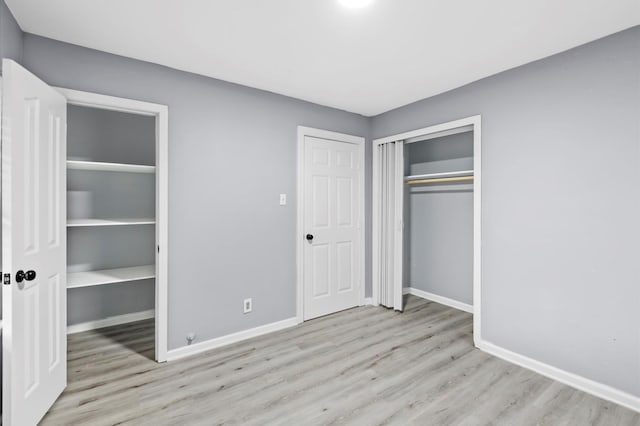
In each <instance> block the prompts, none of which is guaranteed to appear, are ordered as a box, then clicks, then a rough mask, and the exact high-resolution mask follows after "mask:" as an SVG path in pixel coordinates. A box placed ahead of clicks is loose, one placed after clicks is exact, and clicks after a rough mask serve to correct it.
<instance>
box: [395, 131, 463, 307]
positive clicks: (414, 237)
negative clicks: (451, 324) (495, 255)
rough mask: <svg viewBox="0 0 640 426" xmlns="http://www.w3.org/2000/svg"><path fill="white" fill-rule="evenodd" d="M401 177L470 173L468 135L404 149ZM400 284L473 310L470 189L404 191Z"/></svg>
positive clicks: (431, 186) (409, 188)
mask: <svg viewBox="0 0 640 426" xmlns="http://www.w3.org/2000/svg"><path fill="white" fill-rule="evenodd" d="M405 162H406V165H405V175H419V174H427V173H439V172H447V171H456V170H472V169H473V133H471V132H466V133H459V134H456V135H451V136H445V137H441V138H435V139H429V140H427V141H423V142H414V143H410V144H406V145H405ZM404 213H405V219H404V222H405V227H404V242H405V250H404V253H403V254H404V264H405V267H404V284H405V286H406V287H413V288H416V289H419V290H423V291H427V292H429V293H433V294H436V295H438V296H443V297H447V298H449V299H453V300H456V301H459V302H463V303H467V304H473V185H471V184H469V183H466V182H462V183H454V184H451V183H447V184H442V183H440V184H427V185H405V209H404Z"/></svg>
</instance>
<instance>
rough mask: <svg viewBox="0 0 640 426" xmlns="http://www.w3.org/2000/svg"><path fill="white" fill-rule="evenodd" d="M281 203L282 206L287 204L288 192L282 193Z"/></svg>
mask: <svg viewBox="0 0 640 426" xmlns="http://www.w3.org/2000/svg"><path fill="white" fill-rule="evenodd" d="M280 205H281V206H286V205H287V194H280Z"/></svg>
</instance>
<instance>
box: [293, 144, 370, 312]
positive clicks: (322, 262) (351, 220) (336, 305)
mask: <svg viewBox="0 0 640 426" xmlns="http://www.w3.org/2000/svg"><path fill="white" fill-rule="evenodd" d="M304 162H305V163H304V170H305V176H304V214H303V220H304V226H303V229H304V230H305V231H304V232H305V233H306V234H307V235H305V236H304V237H307V238H305V242H304V259H303V262H304V298H303V299H304V307H303V311H304V319H305V320H307V319H311V318H315V317H318V316H322V315H326V314H330V313H333V312H338V311H341V310H344V309H348V308H352V307H354V306H357V305H358V303H359V294H360V284H361V277H360V268H359V265H360V259H359V256H361V255H362V254H361V249H362V248H361V247H360V232H361V229H360V224H359V223H358V220H359V217H360V211H359V209H360V202H359V200H360V194H359V191H360V173H361V170H360V168H361V167H362V165H361V164H360V157H359V146H358V145H356V144H353V143H348V142H341V141H335V140H328V139H320V138H316V137H310V136H305V140H304ZM311 237H312V238H311Z"/></svg>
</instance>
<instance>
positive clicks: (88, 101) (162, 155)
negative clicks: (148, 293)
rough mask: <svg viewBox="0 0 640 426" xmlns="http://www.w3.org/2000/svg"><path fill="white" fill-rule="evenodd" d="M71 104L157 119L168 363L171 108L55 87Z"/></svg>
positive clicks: (160, 350) (159, 253) (159, 325)
mask: <svg viewBox="0 0 640 426" xmlns="http://www.w3.org/2000/svg"><path fill="white" fill-rule="evenodd" d="M54 89H56V90H58V91H59V92H60V93H62V94H63V95H64V96H66V98H67V104H71V105H77V106H84V107H91V108H100V109H106V110H111V111H120V112H126V113H130V114H138V115H146V116H152V117H155V122H156V225H155V228H156V244H157V247H156V250H155V252H156V278H155V358H156V361H157V362H164V361H166V360H167V351H168V346H167V344H168V343H167V340H168V329H169V328H168V322H169V321H168V293H169V292H168V287H169V284H168V278H169V274H168V265H169V244H168V241H169V240H168V234H169V230H168V229H169V225H168V224H169V221H168V216H169V200H168V198H169V196H168V194H169V175H168V164H169V108H168V107H167V106H166V105H160V104H154V103H149V102H143V101H137V100H133V99H126V98H118V97H114V96H107V95H100V94H97V93H91V92H85V91H80V90H73V89H66V88H61V87H54Z"/></svg>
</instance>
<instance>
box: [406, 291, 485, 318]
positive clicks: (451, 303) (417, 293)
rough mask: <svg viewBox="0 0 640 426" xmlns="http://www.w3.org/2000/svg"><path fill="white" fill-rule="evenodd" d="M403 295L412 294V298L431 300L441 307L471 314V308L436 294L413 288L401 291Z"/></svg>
mask: <svg viewBox="0 0 640 426" xmlns="http://www.w3.org/2000/svg"><path fill="white" fill-rule="evenodd" d="M402 292H403V294H412V295H414V296H418V297H421V298H423V299H427V300H431V301H432V302H437V303H440V304H442V305H446V306H449V307H451V308H455V309H460V310H461V311H465V312H469V313H470V314H472V313H473V306H471V305H469V304H467V303H462V302H458V301H457V300H453V299H449V298H448V297H444V296H438V295H437V294H433V293H429V292H428V291H424V290H419V289H417V288H415V287H405V288H403V289H402Z"/></svg>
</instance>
